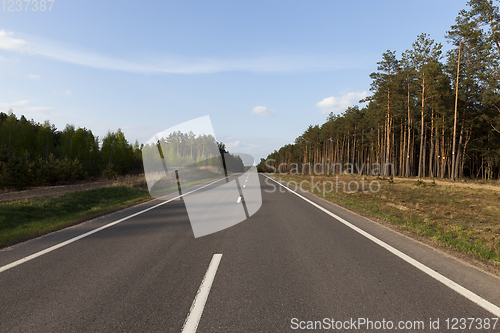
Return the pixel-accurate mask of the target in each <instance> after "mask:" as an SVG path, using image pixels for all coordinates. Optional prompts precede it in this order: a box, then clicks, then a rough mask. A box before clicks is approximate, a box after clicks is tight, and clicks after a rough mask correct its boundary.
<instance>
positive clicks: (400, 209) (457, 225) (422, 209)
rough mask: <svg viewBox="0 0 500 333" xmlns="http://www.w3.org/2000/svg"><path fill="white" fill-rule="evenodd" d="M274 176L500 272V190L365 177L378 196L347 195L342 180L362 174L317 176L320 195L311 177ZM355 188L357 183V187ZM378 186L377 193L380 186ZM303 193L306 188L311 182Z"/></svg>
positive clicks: (358, 192)
mask: <svg viewBox="0 0 500 333" xmlns="http://www.w3.org/2000/svg"><path fill="white" fill-rule="evenodd" d="M272 176H274V177H275V178H277V179H280V178H281V180H282V181H285V182H290V181H295V182H297V183H298V184H300V182H301V181H308V183H307V184H308V186H309V187H307V190H308V191H310V192H312V193H314V194H316V195H318V196H322V197H324V198H325V199H327V200H330V201H333V202H335V203H337V204H339V205H341V206H344V207H346V208H349V209H351V210H353V211H356V212H359V213H362V214H366V215H368V216H371V217H375V218H379V219H382V220H384V221H386V222H389V223H390V224H392V225H393V226H396V228H399V229H402V230H407V231H410V232H411V233H413V234H415V235H418V236H420V237H424V238H427V239H429V240H431V241H432V243H434V244H435V245H438V246H442V247H447V248H450V249H454V250H456V251H459V252H461V253H465V254H468V255H472V256H473V257H475V258H479V259H483V260H485V261H487V262H490V263H492V264H494V265H495V266H496V267H497V268H500V193H499V192H498V191H494V190H490V189H477V188H467V187H455V186H446V185H439V184H436V182H434V181H430V182H429V181H427V182H421V181H418V180H402V179H398V181H397V182H395V181H394V180H393V179H392V178H380V177H370V176H368V177H367V176H365V177H363V178H364V179H365V181H366V182H368V183H369V182H372V181H376V182H379V183H380V190H379V191H378V192H370V191H369V190H368V191H364V192H363V191H361V190H360V191H357V192H352V193H349V191H348V190H347V191H346V192H344V191H343V185H342V183H340V181H343V182H345V183H346V184H348V183H349V182H351V181H355V182H358V183H361V181H362V176H359V175H333V176H314V182H317V181H320V182H321V183H320V184H321V185H320V186H319V187H320V190H319V191H318V189H317V188H313V189H312V190H311V187H310V184H311V176H306V175H286V174H274V175H272ZM337 177H338V178H337ZM337 181H338V183H337ZM323 184H325V191H323ZM292 187H293V185H292ZM354 187H355V186H354V184H353V186H352V188H354ZM373 187H374V189H376V186H375V183H374V186H373ZM303 188H304V189H306V183H304V187H303ZM360 188H361V186H360ZM365 189H368V186H366V187H365Z"/></svg>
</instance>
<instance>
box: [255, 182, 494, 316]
mask: <svg viewBox="0 0 500 333" xmlns="http://www.w3.org/2000/svg"><path fill="white" fill-rule="evenodd" d="M264 176H266V177H267V178H269V179H271V180H272V181H274V182H275V183H277V184H278V185H280V186H281V187H283V188H285V189H287V190H288V191H289V192H291V193H293V194H295V195H296V196H298V197H299V198H301V199H303V200H305V201H307V202H308V203H310V204H311V205H313V206H314V207H316V208H318V209H319V210H321V211H323V212H324V213H326V214H328V215H330V216H331V217H333V218H335V219H336V220H337V221H339V222H341V223H343V224H345V225H346V226H348V227H349V228H351V229H353V230H354V231H357V232H358V233H360V234H361V235H363V236H365V237H366V238H368V239H369V240H371V241H373V242H374V243H376V244H378V245H380V246H382V247H383V248H385V249H386V250H388V251H389V252H391V253H393V254H394V255H396V256H398V257H399V258H401V259H403V260H404V261H406V262H407V263H409V264H410V265H412V266H414V267H416V268H418V269H419V270H421V271H422V272H424V273H426V274H428V275H430V276H431V277H433V278H434V279H436V280H438V281H439V282H441V283H443V284H444V285H446V286H448V287H449V288H451V289H453V290H454V291H456V292H457V293H459V294H460V295H462V296H464V297H465V298H467V299H469V300H471V301H472V302H474V303H476V304H477V305H479V306H480V307H482V308H483V309H485V310H487V311H489V312H491V313H493V314H494V315H495V316H497V317H500V308H499V307H498V306H496V305H495V304H493V303H490V302H488V301H487V300H485V299H484V298H482V297H481V296H478V295H476V294H475V293H473V292H472V291H470V290H468V289H466V288H464V287H462V286H461V285H459V284H458V283H456V282H454V281H452V280H450V279H448V278H447V277H445V276H444V275H441V274H439V273H438V272H436V271H435V270H433V269H431V268H429V267H427V266H425V265H424V264H422V263H420V262H419V261H417V260H415V259H413V258H412V257H410V256H408V255H406V254H404V253H403V252H401V251H399V250H397V249H395V248H393V247H392V246H390V245H389V244H387V243H385V242H383V241H381V240H380V239H378V238H376V237H375V236H372V235H371V234H369V233H367V232H366V231H364V230H363V229H360V228H358V227H356V226H355V225H353V224H351V223H349V222H347V221H346V220H344V219H343V218H341V217H340V216H337V215H335V214H333V213H332V212H330V211H329V210H327V209H326V208H323V207H321V206H320V205H318V204H316V203H314V202H312V201H311V200H309V199H307V198H306V197H304V196H302V195H300V194H298V193H297V192H295V191H292V190H291V189H289V188H288V187H286V186H284V185H283V184H281V183H280V182H278V181H277V180H275V179H273V178H271V177H269V176H267V175H264Z"/></svg>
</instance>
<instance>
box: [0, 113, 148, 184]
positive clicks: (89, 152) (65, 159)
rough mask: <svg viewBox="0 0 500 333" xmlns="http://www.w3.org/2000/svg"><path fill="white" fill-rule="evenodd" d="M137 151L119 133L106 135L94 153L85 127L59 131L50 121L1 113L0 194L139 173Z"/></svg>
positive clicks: (96, 143)
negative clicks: (39, 186) (31, 187)
mask: <svg viewBox="0 0 500 333" xmlns="http://www.w3.org/2000/svg"><path fill="white" fill-rule="evenodd" d="M141 148H142V147H139V144H138V143H137V142H136V143H135V145H134V146H132V145H130V144H129V143H128V142H127V140H126V139H125V135H124V134H123V132H122V131H121V130H120V129H118V131H117V132H116V133H111V132H110V133H108V135H107V136H106V137H105V138H104V140H103V147H102V149H99V141H98V138H96V137H95V136H94V135H93V134H92V131H90V130H88V129H86V128H78V129H75V127H74V126H73V125H67V126H66V127H65V129H64V130H63V131H62V132H60V131H58V130H57V129H56V128H55V126H54V125H52V124H50V122H49V121H45V122H44V123H43V124H40V123H37V122H35V121H34V120H31V121H28V120H26V118H25V117H24V116H21V118H20V119H18V118H17V117H16V115H14V113H12V111H10V112H9V114H5V113H2V112H0V189H4V188H11V189H22V188H25V187H26V186H37V185H56V184H59V183H61V182H64V183H65V182H74V181H78V180H83V179H86V178H88V177H90V176H98V177H100V176H101V175H102V174H103V173H105V176H106V177H116V176H117V175H118V174H125V173H128V172H130V171H134V172H141V171H142V170H141V169H142V155H141V151H140V149H141Z"/></svg>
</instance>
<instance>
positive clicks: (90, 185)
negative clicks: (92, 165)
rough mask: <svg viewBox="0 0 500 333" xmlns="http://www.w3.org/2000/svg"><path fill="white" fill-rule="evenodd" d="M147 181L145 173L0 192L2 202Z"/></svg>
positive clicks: (55, 195)
mask: <svg viewBox="0 0 500 333" xmlns="http://www.w3.org/2000/svg"><path fill="white" fill-rule="evenodd" d="M141 181H144V182H145V178H144V174H141V175H135V176H125V177H119V178H117V179H111V180H97V181H84V182H78V183H76V184H70V185H57V186H40V187H33V188H28V189H26V190H22V191H14V192H6V193H0V202H7V201H15V200H24V199H31V198H38V197H57V196H60V195H63V194H68V193H73V192H81V191H87V190H93V189H96V188H101V187H108V186H113V185H120V184H127V185H131V184H135V183H140V182H141Z"/></svg>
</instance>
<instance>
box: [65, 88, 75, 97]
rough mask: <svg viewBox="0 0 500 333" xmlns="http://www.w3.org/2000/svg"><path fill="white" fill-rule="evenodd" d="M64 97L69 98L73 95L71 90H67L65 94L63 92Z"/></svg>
mask: <svg viewBox="0 0 500 333" xmlns="http://www.w3.org/2000/svg"><path fill="white" fill-rule="evenodd" d="M64 94H65V95H68V96H71V95H72V94H73V91H72V90H71V89H67V90H66V91H65V92H64Z"/></svg>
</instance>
